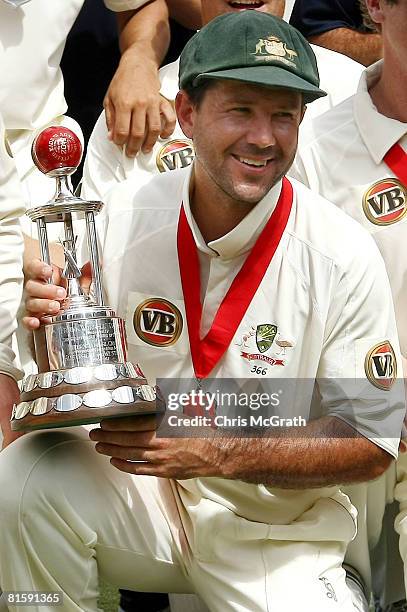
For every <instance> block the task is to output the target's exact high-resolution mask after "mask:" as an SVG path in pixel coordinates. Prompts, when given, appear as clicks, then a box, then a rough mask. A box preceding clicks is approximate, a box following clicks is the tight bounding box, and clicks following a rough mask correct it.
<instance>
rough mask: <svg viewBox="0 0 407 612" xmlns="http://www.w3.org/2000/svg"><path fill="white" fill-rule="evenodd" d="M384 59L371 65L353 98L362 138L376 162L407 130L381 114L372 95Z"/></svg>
mask: <svg viewBox="0 0 407 612" xmlns="http://www.w3.org/2000/svg"><path fill="white" fill-rule="evenodd" d="M382 65H383V60H380V61H379V62H376V63H375V64H373V65H372V66H369V68H367V69H366V70H365V71H364V72H363V73H362V76H361V78H360V81H359V86H358V89H357V92H356V95H355V97H354V100H353V112H354V116H355V121H356V125H357V126H358V129H359V132H360V135H361V137H362V140H363V141H364V143H365V145H366V147H367V149H368V151H369V153H370V155H371V156H372V158H373V160H374V161H375V163H376V164H380V163H381V162H382V160H383V158H384V156H385V155H386V153H387V152H388V151H389V149H390V148H391V147H392V146H393V145H394V144H395V143H396V142H398V141H399V140H400V139H401V138H402V137H403V136H404V134H405V133H406V132H407V125H406V124H405V123H402V122H401V121H397V120H396V119H390V118H389V117H385V116H384V115H381V114H380V113H379V112H378V110H377V108H376V107H375V105H374V104H373V100H372V98H371V97H370V94H369V89H370V88H371V87H372V85H373V84H374V83H375V82H376V81H377V80H378V79H379V78H380V74H381V71H382Z"/></svg>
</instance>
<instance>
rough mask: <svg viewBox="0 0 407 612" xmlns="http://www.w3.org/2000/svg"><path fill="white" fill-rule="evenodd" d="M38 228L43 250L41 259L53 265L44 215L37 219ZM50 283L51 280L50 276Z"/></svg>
mask: <svg viewBox="0 0 407 612" xmlns="http://www.w3.org/2000/svg"><path fill="white" fill-rule="evenodd" d="M36 223H37V229H38V238H39V241H40V250H41V259H42V261H45V263H47V264H48V265H49V266H50V265H51V258H50V256H49V245H48V235H47V224H46V223H45V220H44V218H43V217H40V218H39V219H37V221H36ZM47 282H48V283H50V282H51V279H50V278H49V279H48V281H47Z"/></svg>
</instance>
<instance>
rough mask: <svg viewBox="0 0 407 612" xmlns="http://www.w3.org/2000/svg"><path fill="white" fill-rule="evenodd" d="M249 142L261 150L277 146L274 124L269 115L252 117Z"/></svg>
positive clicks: (248, 135) (248, 136)
mask: <svg viewBox="0 0 407 612" xmlns="http://www.w3.org/2000/svg"><path fill="white" fill-rule="evenodd" d="M247 141H248V142H249V143H250V144H252V145H256V146H257V147H258V148H259V149H266V148H267V147H272V146H274V145H275V144H276V139H275V135H274V130H273V124H272V121H271V118H270V116H269V115H267V116H266V115H265V114H261V115H260V114H259V115H256V116H253V117H251V120H250V124H249V126H248V132H247Z"/></svg>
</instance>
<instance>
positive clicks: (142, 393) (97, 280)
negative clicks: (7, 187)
mask: <svg viewBox="0 0 407 612" xmlns="http://www.w3.org/2000/svg"><path fill="white" fill-rule="evenodd" d="M81 153H82V147H81V143H80V141H79V139H78V137H77V136H76V135H75V134H74V133H73V132H71V131H70V130H68V129H66V128H63V127H60V126H59V127H49V128H46V129H45V130H43V131H42V132H41V133H40V134H39V135H38V136H37V137H36V139H35V140H34V142H33V148H32V155H33V159H34V162H35V164H36V166H37V167H38V169H39V170H41V172H43V173H45V174H47V175H48V176H50V177H54V178H55V179H56V184H57V185H56V192H55V195H54V197H53V199H52V200H51V201H50V202H48V203H47V204H45V205H43V206H38V207H36V208H32V209H30V210H29V211H28V212H27V214H28V215H29V217H30V218H31V220H32V221H35V222H36V224H37V228H38V237H39V242H40V249H41V256H42V259H43V260H44V261H45V262H47V263H50V256H49V248H48V235H47V224H48V223H63V226H64V237H63V239H62V240H61V242H62V246H63V250H64V254H65V266H64V270H63V272H62V276H63V277H64V278H65V280H66V289H67V297H66V299H65V300H64V302H63V304H62V310H61V312H60V313H59V314H58V315H57V316H54V317H46V319H45V322H44V323H43V324H42V325H41V326H40V328H39V329H38V330H36V331H35V332H34V345H35V353H36V361H37V365H38V370H39V373H38V374H33V375H30V376H27V377H26V378H25V379H24V381H23V383H22V392H21V402H20V403H19V404H18V405H16V406H14V408H13V414H12V419H11V427H12V429H13V430H14V431H30V430H34V429H42V428H49V427H68V426H72V425H82V424H85V423H97V422H99V421H100V420H101V419H104V418H112V417H118V416H130V415H137V414H156V413H159V412H163V411H164V402H163V401H162V399H161V396H160V395H159V393H157V389H156V388H155V387H151V386H149V385H148V384H147V381H146V379H145V377H144V375H143V373H142V371H141V369H140V368H139V366H138V365H134V364H132V363H129V362H128V361H127V358H126V335H125V326H124V321H123V319H121V318H120V317H117V316H116V314H115V312H114V311H113V310H112V309H111V308H109V306H107V305H106V304H105V303H104V299H103V291H102V281H101V270H100V263H99V255H98V244H97V238H96V228H95V214H97V213H98V212H99V211H100V210H101V208H102V207H103V204H102V202H92V201H87V200H82V199H81V198H78V197H76V196H75V195H74V194H73V192H72V190H71V187H70V181H69V178H68V177H69V176H70V175H71V174H72V173H73V172H74V171H75V170H76V168H77V167H78V165H79V163H80V159H81ZM73 215H75V217H79V216H81V215H82V216H83V215H84V217H85V222H86V235H87V242H88V250H89V256H90V265H91V271H92V286H93V295H94V297H90V296H89V295H86V294H85V293H84V291H83V290H82V288H81V284H80V279H81V270H80V268H79V267H78V264H77V255H76V236H75V233H74V229H73V222H72V216H73Z"/></svg>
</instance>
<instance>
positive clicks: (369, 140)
mask: <svg viewBox="0 0 407 612" xmlns="http://www.w3.org/2000/svg"><path fill="white" fill-rule="evenodd" d="M381 66H382V62H378V63H376V64H374V65H373V66H371V67H370V68H368V69H367V70H366V71H365V72H364V73H363V76H362V77H361V80H360V84H359V87H358V90H357V93H356V94H355V96H353V97H352V98H350V99H348V100H346V101H344V102H343V103H342V104H340V105H339V106H337V107H336V108H334V109H332V110H330V111H329V112H327V113H326V114H325V115H323V116H322V117H319V118H318V119H316V120H315V121H314V122H312V124H311V125H308V126H307V129H306V131H305V130H304V132H303V138H302V140H301V142H300V146H299V149H298V153H297V157H296V160H295V162H294V165H293V167H292V168H291V171H290V175H292V176H295V177H296V178H298V179H300V180H301V181H302V182H303V183H305V184H306V185H307V186H309V187H310V188H311V189H312V190H313V191H315V192H318V193H320V194H321V195H322V196H323V197H325V198H327V199H328V200H330V201H331V202H333V203H334V204H336V205H337V206H339V207H340V208H341V209H342V210H343V211H345V212H346V213H347V214H349V215H351V216H352V217H353V218H354V219H356V221H358V222H359V223H360V224H362V225H363V226H364V227H365V228H366V229H367V230H368V231H369V232H370V233H371V234H372V236H373V238H374V239H375V241H376V243H377V245H378V247H379V249H380V251H381V254H382V256H383V258H384V261H385V263H386V268H387V273H388V275H389V279H390V285H391V289H392V292H393V299H394V304H395V310H396V318H397V324H398V330H399V338H400V345H401V350H402V353H403V355H407V320H406V317H405V313H406V309H407V284H406V263H405V258H404V257H403V256H402V251H401V250H400V249H402V248H403V245H404V244H405V242H406V240H407V218H406V216H405V213H406V212H407V185H400V184H399V179H398V178H397V177H396V176H395V174H394V173H393V172H392V170H391V169H390V168H389V167H388V166H387V165H386V163H385V162H384V160H383V158H384V156H385V155H386V153H387V152H388V150H389V149H390V148H391V147H392V146H393V145H394V144H395V143H399V144H400V145H401V146H402V147H403V148H404V150H405V151H406V152H407V124H405V123H401V122H400V121H396V120H395V119H389V118H388V117H385V116H384V115H381V114H380V113H379V112H378V111H377V109H376V107H375V106H374V104H373V102H372V99H371V97H370V95H369V92H368V89H369V88H370V87H371V86H372V84H373V83H374V82H375V81H376V80H377V79H378V78H379V75H380V71H381ZM359 253H360V256H361V257H366V254H365V253H364V251H363V247H362V246H361V245H360V246H359Z"/></svg>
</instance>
